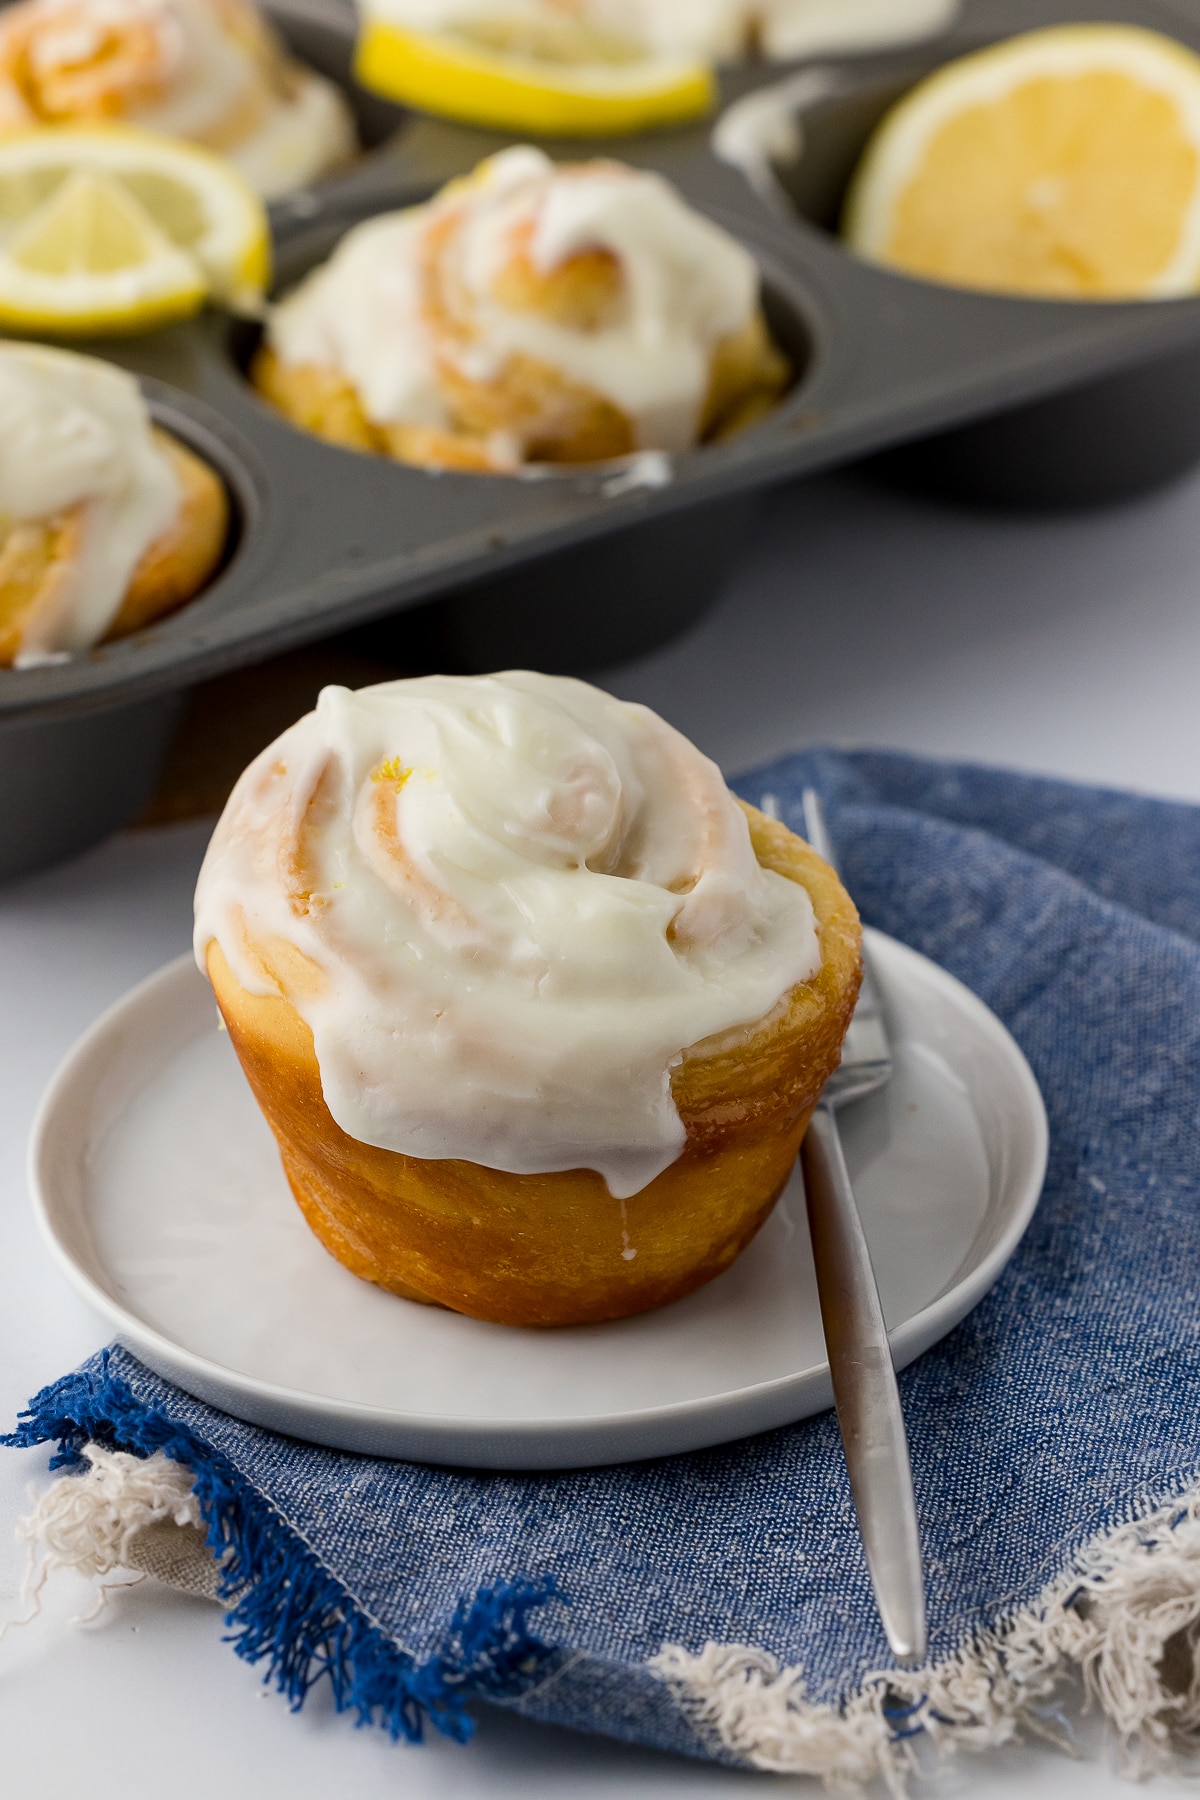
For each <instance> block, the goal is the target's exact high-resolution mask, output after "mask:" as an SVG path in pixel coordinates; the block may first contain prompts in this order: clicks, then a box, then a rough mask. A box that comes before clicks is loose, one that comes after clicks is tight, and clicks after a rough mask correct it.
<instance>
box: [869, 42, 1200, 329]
mask: <svg viewBox="0 0 1200 1800" xmlns="http://www.w3.org/2000/svg"><path fill="white" fill-rule="evenodd" d="M843 231H844V235H845V236H846V238H847V239H848V240H849V242H850V244H851V245H852V246H853V247H854V248H855V249H856V250H858V251H859V252H860V253H861V254H862V255H864V256H868V257H871V258H872V259H874V260H876V261H878V262H883V263H888V264H891V265H893V266H894V267H896V268H899V269H902V270H905V271H906V272H907V273H909V274H913V275H920V276H924V277H926V278H928V279H931V280H934V281H943V282H948V283H951V284H953V285H955V286H959V287H970V288H984V289H988V290H991V291H996V292H1007V293H1014V294H1028V295H1044V296H1052V297H1057V298H1069V299H1097V300H1099V299H1149V298H1155V299H1158V298H1167V297H1169V296H1172V295H1180V294H1190V293H1194V292H1196V290H1197V288H1200V57H1197V56H1195V55H1193V53H1192V52H1191V51H1190V50H1186V49H1184V48H1183V46H1182V45H1180V44H1177V43H1175V42H1174V41H1173V40H1172V39H1170V38H1167V37H1161V36H1159V34H1158V33H1156V32H1151V31H1144V30H1141V29H1139V28H1137V27H1134V26H1121V25H1111V26H1110V25H1069V26H1062V27H1058V28H1055V29H1051V30H1047V31H1035V32H1029V33H1027V34H1026V35H1024V36H1022V37H1016V38H1010V39H1009V40H1008V41H1007V42H1005V43H1002V44H997V45H995V46H994V47H993V48H991V49H989V50H983V51H980V52H978V53H977V54H976V55H973V56H967V57H963V58H962V59H961V60H960V61H958V62H953V63H950V64H948V65H947V66H946V67H945V68H943V69H941V70H939V71H938V73H937V74H935V75H933V76H931V77H930V78H929V79H928V80H926V81H923V82H921V83H920V84H919V85H918V86H917V87H915V88H914V89H913V90H912V92H911V93H909V94H908V95H906V97H905V98H904V99H903V100H902V101H901V102H900V103H899V105H898V106H896V107H895V108H894V109H893V110H892V111H891V112H890V113H889V114H888V115H887V117H886V118H885V119H884V121H883V123H882V124H881V125H880V126H879V128H878V130H877V131H876V133H875V136H874V137H873V138H872V140H871V142H870V144H869V145H868V147H867V150H866V153H865V155H864V157H863V160H862V162H861V164H860V166H859V170H858V173H857V174H856V176H855V178H854V182H853V184H852V187H851V191H850V196H849V199H848V201H847V206H846V212H845V218H844V224H843Z"/></svg>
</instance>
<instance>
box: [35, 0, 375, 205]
mask: <svg viewBox="0 0 1200 1800" xmlns="http://www.w3.org/2000/svg"><path fill="white" fill-rule="evenodd" d="M103 120H109V121H121V122H123V123H125V124H129V125H140V126H143V127H145V128H147V129H149V130H154V131H162V132H167V133H169V134H170V135H172V136H174V137H182V138H189V139H191V140H193V141H194V142H196V143H199V144H204V145H206V146H207V148H209V149H210V150H216V151H219V152H220V153H221V154H223V155H225V156H228V157H229V158H230V160H231V161H232V162H234V163H235V164H236V165H237V167H238V168H239V169H240V170H241V172H242V174H243V175H244V176H245V177H246V179H247V181H248V182H249V183H250V185H251V186H252V187H254V188H255V189H256V190H257V191H258V192H259V193H260V194H262V195H263V196H264V197H266V198H268V199H270V198H272V197H273V196H275V195H277V194H281V193H286V192H287V191H288V190H289V189H291V188H295V187H300V186H302V185H303V184H304V183H305V182H307V181H311V180H312V179H313V178H314V177H316V176H318V175H320V174H323V173H324V172H325V171H326V170H328V169H331V168H333V167H335V166H336V165H337V164H338V163H341V162H344V161H345V160H346V158H347V157H349V156H350V155H351V154H352V153H353V151H354V148H355V143H356V139H355V132H354V125H353V120H352V118H351V115H350V111H349V108H348V106H347V105H346V102H345V99H344V98H343V96H342V94H341V93H340V92H339V90H338V89H337V88H336V87H335V86H334V85H333V83H332V82H329V81H326V80H325V79H324V78H323V77H322V76H320V75H317V74H315V73H314V72H313V71H312V70H311V69H305V68H302V67H301V66H300V65H299V64H298V63H296V62H293V61H292V60H291V58H289V57H288V56H287V55H286V53H285V51H284V49H283V46H282V45H281V44H280V42H279V40H278V39H277V37H276V36H275V33H274V32H273V31H272V29H271V27H270V26H269V25H268V24H267V23H266V21H265V20H264V19H263V17H262V15H261V14H260V13H259V12H258V11H257V10H256V9H255V8H254V7H253V6H252V5H250V4H248V3H247V0H19V4H18V5H16V6H11V7H8V8H6V9H5V11H4V12H3V13H0V130H3V131H19V130H28V129H29V128H30V127H31V126H35V125H47V124H49V125H63V124H83V123H93V122H99V121H103Z"/></svg>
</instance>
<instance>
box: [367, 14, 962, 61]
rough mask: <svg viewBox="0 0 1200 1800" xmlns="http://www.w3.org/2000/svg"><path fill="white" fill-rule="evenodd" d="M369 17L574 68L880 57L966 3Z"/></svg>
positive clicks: (942, 21) (948, 17) (938, 24)
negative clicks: (874, 53) (838, 54)
mask: <svg viewBox="0 0 1200 1800" xmlns="http://www.w3.org/2000/svg"><path fill="white" fill-rule="evenodd" d="M360 9H361V11H362V12H363V14H364V16H365V17H366V18H367V19H368V20H376V19H377V20H379V21H381V22H382V23H384V24H387V25H391V26H393V27H395V28H397V29H399V30H402V31H406V32H412V33H417V34H421V35H424V36H430V37H437V38H453V39H458V40H459V41H461V42H462V43H463V44H465V45H468V46H471V45H475V46H479V47H481V48H484V49H488V50H492V51H499V52H502V53H504V54H507V55H510V56H514V57H521V58H526V59H529V60H531V61H534V62H542V63H545V64H559V65H563V66H567V67H569V66H571V65H586V64H588V63H599V64H604V63H609V64H618V65H619V64H620V63H622V62H625V63H629V62H632V61H635V60H637V59H638V58H639V57H696V58H698V59H701V60H703V61H710V62H722V63H727V62H737V61H740V60H742V59H743V58H746V57H751V56H754V55H755V54H765V55H767V56H769V57H773V58H777V59H785V58H789V57H800V56H810V55H813V54H816V53H821V54H824V53H826V52H828V51H831V50H841V49H871V48H874V47H877V46H883V45H887V44H894V43H903V42H905V41H909V40H912V39H913V38H919V37H923V36H927V35H929V34H930V33H932V32H935V31H939V30H941V29H943V28H944V27H945V26H946V25H948V24H949V22H950V21H951V20H952V19H953V17H954V15H955V13H956V12H957V10H958V0H360Z"/></svg>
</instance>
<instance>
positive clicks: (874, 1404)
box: [800, 788, 926, 1665]
mask: <svg viewBox="0 0 1200 1800" xmlns="http://www.w3.org/2000/svg"><path fill="white" fill-rule="evenodd" d="M804 832H805V836H806V837H807V838H808V841H809V843H810V844H811V845H812V847H813V849H814V850H815V851H816V852H817V855H818V856H821V857H823V858H824V859H825V861H826V862H827V863H828V864H829V865H830V867H831V868H835V869H836V867H837V863H836V861H835V859H834V850H833V845H832V843H831V842H830V837H829V831H828V829H827V827H826V824H825V811H824V808H823V807H822V805H821V800H820V796H819V795H818V794H817V793H816V792H815V790H814V789H812V788H805V790H804ZM891 1074H892V1052H891V1045H890V1044H889V1042H888V1035H887V1029H886V1027H885V1025H884V1019H883V1011H882V1008H881V1006H880V1003H879V995H878V991H877V989H876V987H875V983H874V981H873V980H872V977H871V969H870V965H869V963H868V961H867V957H866V952H865V950H864V953H863V982H862V988H861V990H860V992H859V996H858V1005H857V1006H856V1008H855V1011H854V1017H853V1018H852V1020H851V1021H850V1028H849V1030H848V1031H847V1033H846V1040H845V1043H844V1044H843V1046H842V1060H841V1064H840V1066H839V1067H838V1068H837V1069H835V1070H834V1072H833V1074H832V1075H831V1076H830V1078H829V1080H828V1082H827V1083H826V1084H825V1091H824V1093H823V1094H822V1095H821V1098H820V1101H819V1102H818V1105H817V1109H816V1111H815V1112H814V1114H813V1116H812V1121H811V1123H810V1124H809V1127H808V1130H807V1132H806V1133H805V1137H804V1142H803V1144H802V1145H801V1147H800V1166H801V1168H802V1169H803V1171H804V1191H805V1197H806V1201H807V1205H808V1224H809V1231H810V1234H811V1236H812V1252H813V1263H814V1264H815V1266H816V1272H817V1294H818V1297H819V1299H820V1302H821V1323H822V1325H823V1326H824V1330H825V1347H826V1350H827V1352H828V1355H829V1372H830V1375H831V1376H832V1378H833V1398H834V1404H835V1406H836V1408H837V1418H838V1426H839V1428H840V1430H841V1434H842V1447H843V1449H844V1451H845V1455H846V1467H847V1469H848V1470H849V1472H850V1487H851V1491H852V1492H853V1494H854V1505H855V1510H856V1511H857V1513H858V1527H859V1531H860V1532H861V1533H862V1540H863V1548H864V1549H865V1551H866V1554H867V1566H868V1568H869V1569H870V1571H871V1582H872V1585H873V1587H874V1589H875V1599H876V1603H877V1604H878V1607H879V1615H880V1618H881V1619H882V1621H883V1628H884V1631H885V1632H886V1633H887V1639H888V1643H889V1644H890V1645H891V1648H892V1654H893V1655H894V1656H895V1658H896V1660H897V1662H900V1663H904V1664H909V1665H912V1664H916V1663H921V1662H923V1661H924V1660H925V1647H926V1630H925V1584H924V1578H923V1575H922V1570H921V1540H920V1536H919V1534H918V1530H917V1508H916V1501H915V1499H914V1496H913V1485H912V1466H911V1464H910V1462H909V1457H908V1439H907V1437H906V1436H905V1432H904V1415H903V1413H902V1412H901V1410H900V1395H899V1392H898V1391H897V1388H896V1371H895V1369H894V1368H893V1366H892V1353H891V1349H890V1347H889V1345H888V1338H887V1328H886V1327H885V1325H884V1322H883V1308H882V1307H881V1306H880V1304H879V1289H878V1288H877V1286H876V1284H875V1272H874V1270H873V1269H872V1267H871V1256H870V1252H869V1250H868V1249H867V1240H866V1236H865V1234H864V1232H863V1228H862V1221H861V1219H860V1218H859V1216H858V1207H857V1206H856V1204H855V1200H854V1190H853V1188H852V1187H851V1185H850V1176H849V1173H848V1171H847V1169H846V1159H845V1157H844V1156H843V1154H842V1144H841V1138H840V1137H839V1135H838V1127H837V1112H838V1109H839V1108H840V1107H843V1106H848V1105H849V1104H850V1103H851V1102H852V1101H854V1100H861V1099H863V1098H864V1097H865V1096H866V1095H867V1094H874V1093H877V1092H878V1090H879V1089H880V1088H882V1087H884V1086H885V1085H886V1083H887V1082H888V1081H889V1080H890V1079H891Z"/></svg>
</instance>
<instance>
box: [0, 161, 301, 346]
mask: <svg viewBox="0 0 1200 1800" xmlns="http://www.w3.org/2000/svg"><path fill="white" fill-rule="evenodd" d="M269 272H270V240H269V236H268V231H267V222H266V214H265V212H264V211H263V207H262V204H261V202H260V201H259V200H258V199H257V197H256V196H255V195H254V194H253V193H252V192H251V190H250V189H249V188H248V187H247V186H246V184H245V182H244V181H243V180H242V178H241V176H240V175H238V173H237V172H236V170H234V169H233V168H231V167H230V165H229V164H228V163H226V162H224V161H222V159H221V158H220V157H217V156H214V155H212V154H211V153H210V152H208V151H206V150H200V149H197V148H196V147H195V146H193V145H190V144H181V143H179V142H177V141H176V140H174V139H171V138H164V137H160V136H158V135H157V134H155V133H151V132H142V131H134V130H131V129H128V128H126V127H123V126H101V127H87V128H80V129H76V128H74V127H48V128H45V129H43V130H38V131H31V132H24V133H21V134H19V135H16V136H12V137H2V136H0V325H3V326H7V327H9V328H11V329H17V330H23V331H47V332H74V333H79V332H85V333H103V332H113V331H143V330H147V329H149V328H150V327H152V326H155V325H160V324H163V323H165V322H166V321H168V320H170V319H178V318H183V317H186V316H187V315H188V314H190V313H194V312H196V311H197V310H198V309H199V307H201V306H202V305H203V304H204V301H205V299H206V298H208V297H209V296H210V295H211V296H213V297H215V298H218V299H221V300H224V301H226V302H228V303H230V304H233V305H241V306H251V305H253V304H255V303H257V301H259V300H260V299H261V295H262V292H263V289H264V287H265V285H266V282H267V279H268V277H269Z"/></svg>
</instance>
